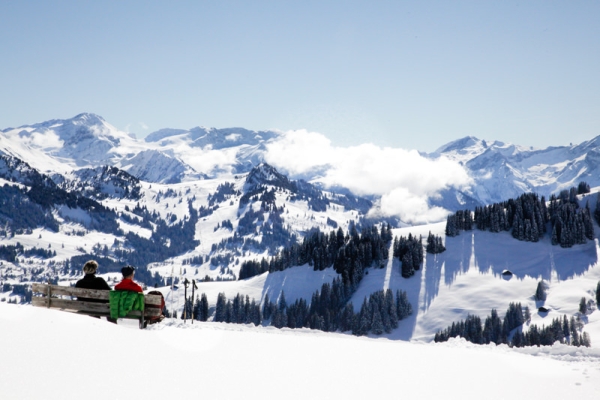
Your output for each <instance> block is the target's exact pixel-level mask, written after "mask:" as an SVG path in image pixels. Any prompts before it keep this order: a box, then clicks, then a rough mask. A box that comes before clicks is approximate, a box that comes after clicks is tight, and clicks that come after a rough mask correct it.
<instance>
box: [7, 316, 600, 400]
mask: <svg viewBox="0 0 600 400" xmlns="http://www.w3.org/2000/svg"><path fill="white" fill-rule="evenodd" d="M0 328H1V332H2V339H3V342H4V343H10V344H11V345H10V346H4V348H3V351H2V367H1V368H2V379H0V392H1V393H2V398H3V399H47V400H51V399H65V398H81V397H82V396H83V397H85V398H86V399H90V400H93V399H106V398H107V397H110V398H113V399H134V398H148V399H161V398H209V399H281V398H286V399H306V398H311V399H365V398H377V397H382V398H383V397H385V398H388V397H402V398H409V399H419V398H427V399H436V398H444V399H463V400H464V399H481V398H485V399H523V398H526V399H564V398H576V399H581V400H593V399H597V398H598V397H599V396H600V383H599V382H600V352H599V351H598V350H597V349H575V348H569V347H566V346H561V345H555V346H554V347H547V348H539V349H538V348H535V349H528V350H523V351H521V352H519V351H514V350H511V349H508V348H507V347H506V346H499V347H496V346H485V347H481V346H474V345H470V344H467V343H466V342H464V341H460V340H457V341H451V342H449V343H444V344H417V343H406V342H393V341H389V340H385V339H381V340H371V339H367V338H355V337H352V336H348V335H340V334H327V333H323V332H316V331H310V330H306V329H303V330H294V331H291V330H288V329H284V330H276V329H272V328H254V327H248V326H241V325H227V324H220V323H201V324H200V323H196V324H194V325H191V324H190V323H187V324H183V322H181V321H172V320H168V321H167V322H164V323H162V324H160V325H155V326H151V327H149V328H148V329H146V330H139V329H135V326H134V325H127V324H120V325H113V324H109V323H107V322H105V321H102V320H96V319H93V318H88V317H85V316H79V315H75V314H68V313H64V312H60V311H56V310H46V309H41V308H33V307H28V306H16V305H6V304H0ZM527 353H529V354H527ZM125 357H127V361H125ZM129 360H132V361H131V362H132V363H133V364H132V365H131V366H130V367H128V368H121V369H120V368H115V363H116V364H118V365H122V363H123V362H125V363H127V362H130V361H129ZM32 383H34V384H32Z"/></svg>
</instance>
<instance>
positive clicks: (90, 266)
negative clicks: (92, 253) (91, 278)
mask: <svg viewBox="0 0 600 400" xmlns="http://www.w3.org/2000/svg"><path fill="white" fill-rule="evenodd" d="M96 271H98V263H97V262H96V261H94V260H90V261H88V262H86V263H85V264H84V265H83V272H84V273H86V274H91V275H93V274H95V273H96Z"/></svg>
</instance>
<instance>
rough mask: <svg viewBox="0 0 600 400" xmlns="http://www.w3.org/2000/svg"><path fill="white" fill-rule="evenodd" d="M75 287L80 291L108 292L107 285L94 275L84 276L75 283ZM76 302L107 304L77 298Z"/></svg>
mask: <svg viewBox="0 0 600 400" xmlns="http://www.w3.org/2000/svg"><path fill="white" fill-rule="evenodd" d="M75 287H77V288H82V289H96V290H110V286H108V283H106V281H105V280H104V279H102V278H100V277H99V276H96V275H94V274H85V276H84V277H83V278H82V279H80V280H78V281H77V283H76V284H75ZM77 300H80V301H89V302H92V303H108V301H106V300H98V299H89V298H87V297H78V298H77Z"/></svg>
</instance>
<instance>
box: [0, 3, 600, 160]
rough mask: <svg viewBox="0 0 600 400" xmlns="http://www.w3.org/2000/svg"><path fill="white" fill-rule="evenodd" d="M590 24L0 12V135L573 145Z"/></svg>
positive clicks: (584, 16) (525, 15)
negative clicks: (200, 133) (109, 132)
mask: <svg viewBox="0 0 600 400" xmlns="http://www.w3.org/2000/svg"><path fill="white" fill-rule="evenodd" d="M598 21H600V3H599V2H592V1H589V2H588V1H572V2H566V1H561V2H553V1H544V2H540V1H527V2H512V1H502V2H500V1H497V2H492V1H489V2H480V1H466V2H463V1H440V2H431V1H423V2H402V1H390V2H387V1H301V2H300V1H294V2H291V1H244V2H235V1H174V2H164V1H161V2H159V1H55V0H46V1H20V2H10V1H2V2H0V57H1V59H0V110H1V111H0V128H2V129H3V128H7V127H14V126H19V125H25V124H32V123H35V122H41V121H45V120H48V119H53V118H70V117H73V116H75V115H76V114H78V113H80V112H93V113H96V114H99V115H101V116H103V117H104V118H105V119H106V120H107V121H108V122H109V123H111V124H113V125H115V126H116V127H117V128H120V129H122V130H127V131H131V132H135V133H136V134H138V136H144V135H146V134H148V133H150V132H152V131H155V130H158V129H161V128H166V127H169V128H191V127H194V126H198V125H202V126H214V127H218V128H225V127H231V126H242V127H245V128H249V129H256V130H259V129H270V128H277V129H281V130H291V129H307V130H308V131H314V132H320V133H322V134H324V135H325V136H327V137H328V138H329V139H331V141H332V142H333V144H334V145H336V146H354V145H358V144H361V143H366V142H369V143H374V144H376V145H377V146H392V147H400V148H406V149H418V150H422V151H433V150H435V149H436V148H437V147H439V146H441V145H442V144H445V143H446V142H449V141H451V140H455V139H458V138H461V137H463V136H467V135H472V136H477V137H479V138H482V139H488V140H502V141H506V142H512V143H517V144H522V145H528V146H529V145H533V146H536V147H545V146H549V145H566V144H569V143H570V142H573V143H579V142H582V141H584V140H588V139H591V138H593V137H595V136H597V135H600V79H599V71H600V24H598Z"/></svg>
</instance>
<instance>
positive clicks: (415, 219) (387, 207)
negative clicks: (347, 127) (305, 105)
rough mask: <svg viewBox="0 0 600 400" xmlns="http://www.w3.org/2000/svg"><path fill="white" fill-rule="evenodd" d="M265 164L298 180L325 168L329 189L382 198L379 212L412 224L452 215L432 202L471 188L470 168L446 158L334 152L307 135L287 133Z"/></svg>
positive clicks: (388, 151) (362, 149)
mask: <svg viewBox="0 0 600 400" xmlns="http://www.w3.org/2000/svg"><path fill="white" fill-rule="evenodd" d="M265 159H266V161H267V162H268V163H270V164H272V165H273V166H275V167H276V168H280V169H282V170H285V171H287V172H288V173H289V174H290V175H292V176H294V175H295V176H301V175H303V174H305V173H307V172H309V171H314V170H317V169H322V170H323V174H322V176H321V178H319V179H318V180H319V181H320V182H322V183H323V184H324V185H326V186H335V185H340V186H343V187H347V188H348V189H350V190H352V191H353V192H354V193H356V194H358V195H376V196H381V201H380V202H379V207H380V209H379V211H378V212H381V213H382V214H384V215H394V216H399V217H400V218H401V219H402V220H403V221H405V222H412V223H424V222H433V221H439V220H441V219H443V218H444V217H445V216H446V214H447V212H446V211H445V210H444V209H442V208H440V207H430V206H429V205H428V203H427V199H428V198H429V197H435V196H436V195H438V194H439V192H440V191H441V190H443V189H448V188H463V189H464V188H466V187H468V185H469V184H470V183H471V179H470V178H469V176H468V174H467V172H466V171H465V169H464V168H463V167H462V166H461V165H460V164H458V163H456V162H454V161H451V160H448V159H446V158H439V159H436V160H431V159H428V158H426V157H423V156H421V155H420V154H419V153H418V152H417V151H414V150H404V149H399V148H390V147H384V148H382V147H378V146H375V145H373V144H362V145H360V146H353V147H334V146H332V145H331V141H330V140H329V139H327V138H326V137H325V136H323V135H322V134H320V133H315V132H308V131H306V130H300V131H291V132H287V133H285V134H284V135H283V136H282V138H281V139H279V140H277V141H275V142H273V143H270V144H268V145H267V154H266V156H265Z"/></svg>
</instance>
